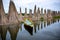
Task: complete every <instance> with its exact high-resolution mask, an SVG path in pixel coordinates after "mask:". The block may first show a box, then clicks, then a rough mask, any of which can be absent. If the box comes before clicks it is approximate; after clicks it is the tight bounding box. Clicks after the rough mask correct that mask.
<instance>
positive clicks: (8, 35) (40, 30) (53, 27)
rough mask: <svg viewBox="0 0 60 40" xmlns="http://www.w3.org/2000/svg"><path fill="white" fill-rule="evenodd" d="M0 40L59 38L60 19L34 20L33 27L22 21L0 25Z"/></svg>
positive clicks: (49, 39) (45, 39) (53, 39)
mask: <svg viewBox="0 0 60 40" xmlns="http://www.w3.org/2000/svg"><path fill="white" fill-rule="evenodd" d="M0 40H60V20H58V19H57V20H49V21H35V22H34V27H33V28H28V27H24V23H20V24H19V25H8V26H5V25H4V26H0Z"/></svg>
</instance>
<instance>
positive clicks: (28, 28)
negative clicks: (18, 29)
mask: <svg viewBox="0 0 60 40" xmlns="http://www.w3.org/2000/svg"><path fill="white" fill-rule="evenodd" d="M24 27H25V29H26V30H27V31H28V32H29V33H30V34H31V35H33V27H30V26H26V25H24Z"/></svg>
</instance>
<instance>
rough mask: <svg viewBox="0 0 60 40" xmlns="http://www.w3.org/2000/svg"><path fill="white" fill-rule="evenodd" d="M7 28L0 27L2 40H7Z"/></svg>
mask: <svg viewBox="0 0 60 40" xmlns="http://www.w3.org/2000/svg"><path fill="white" fill-rule="evenodd" d="M6 33H7V26H0V34H1V38H2V40H6Z"/></svg>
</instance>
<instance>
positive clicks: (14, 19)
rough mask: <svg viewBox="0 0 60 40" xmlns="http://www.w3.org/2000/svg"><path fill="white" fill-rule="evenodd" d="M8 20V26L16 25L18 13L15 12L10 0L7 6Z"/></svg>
mask: <svg viewBox="0 0 60 40" xmlns="http://www.w3.org/2000/svg"><path fill="white" fill-rule="evenodd" d="M8 19H9V23H10V24H16V23H18V12H17V10H16V8H15V4H14V3H13V1H12V0H10V4H9V14H8Z"/></svg>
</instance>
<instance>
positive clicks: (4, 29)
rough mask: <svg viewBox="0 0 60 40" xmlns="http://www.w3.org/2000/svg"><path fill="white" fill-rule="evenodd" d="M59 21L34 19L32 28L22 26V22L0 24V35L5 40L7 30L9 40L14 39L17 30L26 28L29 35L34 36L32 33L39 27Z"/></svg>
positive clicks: (39, 28)
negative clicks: (7, 24)
mask: <svg viewBox="0 0 60 40" xmlns="http://www.w3.org/2000/svg"><path fill="white" fill-rule="evenodd" d="M59 21H60V19H58V20H47V21H35V22H34V27H32V28H30V27H27V26H24V25H23V23H20V25H9V26H0V36H1V39H2V40H6V36H7V32H9V34H10V37H11V40H16V38H17V35H18V33H19V30H20V32H21V31H23V30H27V31H28V33H29V34H30V35H33V36H34V34H36V33H37V32H38V31H40V30H41V29H43V28H45V27H48V26H49V25H51V24H54V23H55V22H59ZM7 30H8V31H7ZM22 35H23V34H22ZM1 39H0V40H1Z"/></svg>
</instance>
